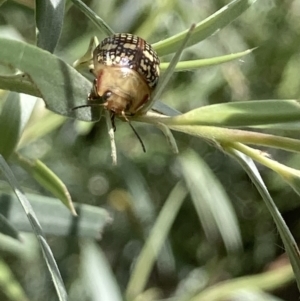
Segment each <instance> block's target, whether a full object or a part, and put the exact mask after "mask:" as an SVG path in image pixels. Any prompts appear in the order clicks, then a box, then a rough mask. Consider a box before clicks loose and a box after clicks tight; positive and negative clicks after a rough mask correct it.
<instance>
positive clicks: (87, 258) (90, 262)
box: [81, 240, 123, 301]
mask: <svg viewBox="0 0 300 301" xmlns="http://www.w3.org/2000/svg"><path fill="white" fill-rule="evenodd" d="M81 253H82V260H81V269H82V279H83V281H84V287H86V288H87V289H88V292H89V294H90V296H91V299H90V300H92V301H122V300H123V298H122V294H121V292H120V289H119V286H118V283H117V280H116V278H115V276H114V275H113V272H112V270H111V268H110V265H109V262H108V261H107V259H106V258H105V255H104V253H103V252H102V251H101V250H100V248H99V246H98V245H96V244H95V243H94V242H93V241H91V240H85V241H84V242H83V243H82V246H81Z"/></svg>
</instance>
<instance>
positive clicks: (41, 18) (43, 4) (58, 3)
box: [35, 0, 65, 52]
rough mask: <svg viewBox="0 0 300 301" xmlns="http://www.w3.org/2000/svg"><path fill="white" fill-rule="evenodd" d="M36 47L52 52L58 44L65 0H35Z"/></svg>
mask: <svg viewBox="0 0 300 301" xmlns="http://www.w3.org/2000/svg"><path fill="white" fill-rule="evenodd" d="M35 6H36V11H35V19H36V27H37V29H38V36H37V46H38V47H40V48H43V49H45V50H48V51H49V52H54V49H55V47H56V45H57V43H58V40H59V37H60V34H61V30H62V25H63V20H64V11H65V0H47V1H45V0H36V1H35Z"/></svg>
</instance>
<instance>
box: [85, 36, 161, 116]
mask: <svg viewBox="0 0 300 301" xmlns="http://www.w3.org/2000/svg"><path fill="white" fill-rule="evenodd" d="M93 63H94V68H93V69H92V72H93V74H94V75H95V80H94V85H93V89H92V91H91V93H90V95H89V97H88V99H89V101H93V100H95V99H96V100H97V99H99V98H101V99H102V101H103V104H102V105H103V106H104V108H106V109H107V110H109V111H110V112H111V117H112V119H113V118H114V116H115V115H117V116H123V117H124V118H125V119H126V120H127V121H128V119H127V118H126V115H129V116H133V115H135V114H136V113H138V112H139V110H140V109H141V108H142V107H143V106H144V105H145V104H146V103H147V101H149V100H150V97H151V94H152V92H153V90H154V89H155V87H156V86H157V83H158V79H159V75H160V69H159V65H160V60H159V57H158V55H157V53H156V51H155V50H154V49H153V48H152V46H151V45H150V44H148V43H147V42H146V41H145V40H143V39H142V38H140V37H138V36H135V35H132V34H129V33H119V34H114V35H112V36H110V37H107V38H105V39H104V40H103V41H102V42H101V43H100V44H99V45H98V46H97V47H96V48H95V50H94V51H93Z"/></svg>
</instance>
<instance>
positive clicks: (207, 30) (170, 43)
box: [152, 0, 256, 56]
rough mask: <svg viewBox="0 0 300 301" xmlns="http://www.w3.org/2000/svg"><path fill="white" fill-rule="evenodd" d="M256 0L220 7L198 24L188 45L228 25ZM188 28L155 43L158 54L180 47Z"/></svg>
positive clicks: (173, 50) (243, 0) (161, 54)
mask: <svg viewBox="0 0 300 301" xmlns="http://www.w3.org/2000/svg"><path fill="white" fill-rule="evenodd" d="M255 1H256V0H234V1H231V2H230V3H229V4H227V5H225V6H224V7H222V8H221V9H219V10H218V11H217V12H216V13H214V14H213V15H211V16H210V17H208V18H207V19H205V20H204V21H202V22H199V23H198V24H197V25H196V28H195V30H194V32H193V34H192V37H191V39H190V40H189V42H188V46H191V45H194V44H197V43H199V42H200V41H203V40H204V39H206V38H207V37H209V36H210V35H212V34H214V33H215V32H217V31H218V30H220V29H222V28H223V27H225V26H227V25H228V24H229V23H231V22H232V21H233V20H234V19H236V18H237V17H239V16H240V15H241V14H242V13H243V12H244V11H245V10H246V9H248V8H249V7H250V6H251V5H252V4H253V3H254V2H255ZM187 31H188V30H185V31H183V32H181V33H178V34H176V35H174V36H173V37H170V38H167V39H165V40H163V41H160V42H158V43H155V44H153V45H152V46H153V47H154V49H155V50H156V51H157V53H158V55H160V56H163V55H167V54H170V53H173V52H176V50H177V49H178V48H179V46H180V44H181V43H182V40H183V39H184V37H185V36H186V34H187Z"/></svg>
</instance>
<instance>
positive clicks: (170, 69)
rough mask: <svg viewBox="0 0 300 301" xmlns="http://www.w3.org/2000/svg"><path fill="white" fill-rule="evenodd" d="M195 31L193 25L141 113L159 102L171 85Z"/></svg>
mask: <svg viewBox="0 0 300 301" xmlns="http://www.w3.org/2000/svg"><path fill="white" fill-rule="evenodd" d="M194 29H195V24H193V25H192V26H191V27H190V29H189V30H188V32H187V33H186V35H185V37H184V39H183V41H182V43H181V44H180V46H179V47H178V49H177V51H176V53H175V55H174V56H173V58H172V60H171V62H170V63H169V65H168V68H167V70H166V71H165V73H164V74H163V75H162V76H161V77H160V79H159V81H158V84H157V86H156V88H155V90H154V91H153V94H152V95H151V98H150V100H149V101H148V102H147V103H146V104H145V105H144V106H143V107H142V109H141V111H140V112H141V113H145V112H147V111H148V110H149V109H150V108H151V107H152V106H153V104H154V103H155V102H156V101H157V100H158V98H160V96H161V94H162V93H163V91H164V89H165V87H166V86H167V84H168V83H169V81H170V79H171V76H172V75H173V73H174V70H175V67H176V65H177V63H178V61H179V60H180V56H181V54H182V52H183V50H184V48H185V46H186V45H187V43H188V41H189V40H190V38H191V35H192V33H193V31H194Z"/></svg>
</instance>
